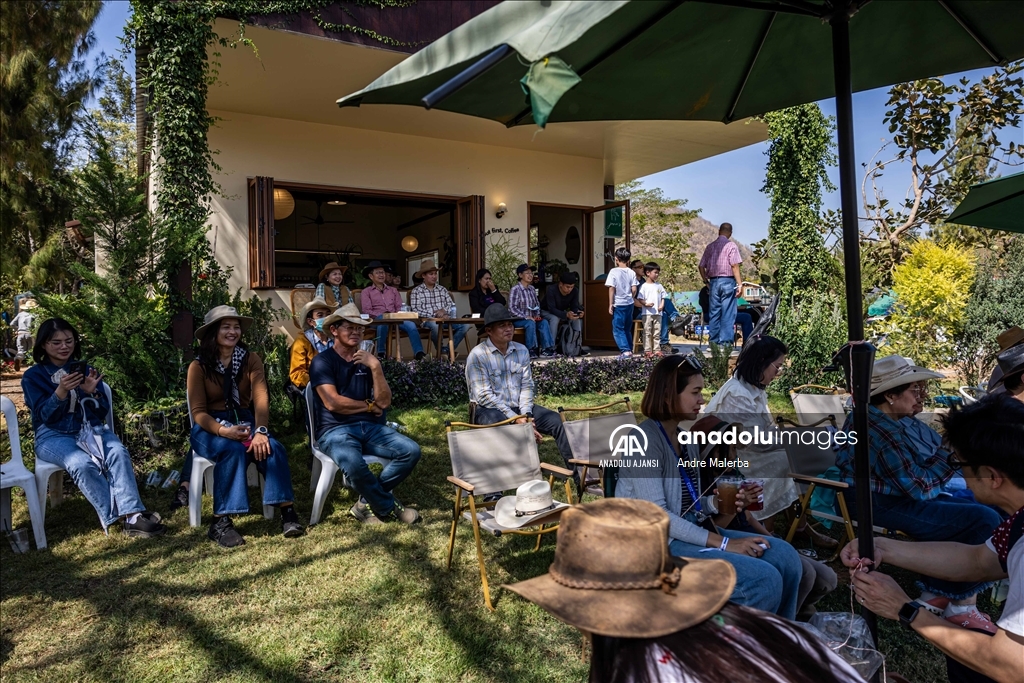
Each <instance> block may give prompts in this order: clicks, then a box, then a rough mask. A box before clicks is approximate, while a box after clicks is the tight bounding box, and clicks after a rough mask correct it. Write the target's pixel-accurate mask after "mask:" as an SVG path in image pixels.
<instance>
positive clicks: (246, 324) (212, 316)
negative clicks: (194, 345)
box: [196, 306, 252, 339]
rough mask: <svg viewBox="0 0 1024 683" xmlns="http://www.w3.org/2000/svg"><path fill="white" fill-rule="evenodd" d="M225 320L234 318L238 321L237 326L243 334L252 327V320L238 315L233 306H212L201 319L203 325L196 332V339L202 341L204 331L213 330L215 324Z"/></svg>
mask: <svg viewBox="0 0 1024 683" xmlns="http://www.w3.org/2000/svg"><path fill="white" fill-rule="evenodd" d="M225 318H234V319H235V320H237V321H238V324H239V325H241V326H242V333H243V334H244V333H245V331H246V330H248V329H249V328H250V327H251V326H252V318H250V317H248V316H245V315H239V313H238V310H237V309H235V307H234V306H214V307H213V308H211V309H210V310H209V311H207V313H206V317H205V318H203V325H202V327H200V328H199V329H198V330H196V339H202V338H203V335H204V334H206V331H207V330H209V329H211V328H213V327H214V326H215V325H217V323H219V322H220V321H221V320H224V319H225Z"/></svg>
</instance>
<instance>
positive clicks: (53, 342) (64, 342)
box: [46, 339, 75, 347]
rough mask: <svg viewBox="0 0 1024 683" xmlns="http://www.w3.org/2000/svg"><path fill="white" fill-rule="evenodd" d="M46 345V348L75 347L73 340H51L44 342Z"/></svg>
mask: <svg viewBox="0 0 1024 683" xmlns="http://www.w3.org/2000/svg"><path fill="white" fill-rule="evenodd" d="M46 345H47V346H57V347H59V346H74V345H75V340H74V339H51V340H50V341H48V342H46Z"/></svg>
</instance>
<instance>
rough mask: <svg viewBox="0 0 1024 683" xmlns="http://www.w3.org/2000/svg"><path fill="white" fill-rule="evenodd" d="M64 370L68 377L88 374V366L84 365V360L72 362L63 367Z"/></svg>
mask: <svg viewBox="0 0 1024 683" xmlns="http://www.w3.org/2000/svg"><path fill="white" fill-rule="evenodd" d="M64 370H65V371H66V372H67V373H68V374H69V375H73V374H75V373H78V374H80V375H83V376H87V374H88V372H89V366H88V365H87V364H86V362H85V361H84V360H73V361H71V362H70V363H68V364H67V365H66V366H64Z"/></svg>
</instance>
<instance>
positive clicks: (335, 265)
mask: <svg viewBox="0 0 1024 683" xmlns="http://www.w3.org/2000/svg"><path fill="white" fill-rule="evenodd" d="M332 270H340V271H341V272H342V274H344V273H345V271H346V270H348V266H343V265H340V264H339V263H338V262H337V261H331V262H330V263H328V264H327V265H326V266H324V267H323V270H321V271H320V274H319V275H317V276H316V279H317V280H318V281H320V282H323V279H324V278H325V277H327V275H329V274H330V272H331V271H332Z"/></svg>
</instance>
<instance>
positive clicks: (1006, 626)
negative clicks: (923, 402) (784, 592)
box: [841, 395, 1024, 683]
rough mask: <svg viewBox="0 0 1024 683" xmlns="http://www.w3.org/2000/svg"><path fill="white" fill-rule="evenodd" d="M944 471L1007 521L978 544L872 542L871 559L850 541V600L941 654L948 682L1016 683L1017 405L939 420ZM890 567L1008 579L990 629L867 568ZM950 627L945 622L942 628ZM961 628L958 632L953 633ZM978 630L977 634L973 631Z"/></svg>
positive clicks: (1023, 453)
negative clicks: (946, 456)
mask: <svg viewBox="0 0 1024 683" xmlns="http://www.w3.org/2000/svg"><path fill="white" fill-rule="evenodd" d="M943 428H944V430H945V434H946V442H947V443H948V444H949V446H950V448H951V449H952V451H953V455H952V456H950V466H951V467H952V468H953V469H955V470H961V471H962V472H963V474H964V478H965V479H966V480H967V486H968V487H969V488H970V489H971V491H972V492H973V493H974V497H975V499H976V500H977V501H978V502H979V503H984V504H986V505H994V506H996V507H998V508H1000V509H1001V510H1003V511H1004V512H1006V513H1007V514H1008V515H1010V516H1009V518H1008V519H1007V520H1006V521H1004V522H1001V523H1000V524H999V525H998V527H996V528H995V530H994V531H992V532H991V535H990V536H989V537H988V539H987V540H985V541H984V542H983V543H974V542H952V543H943V542H919V541H915V542H905V541H897V540H893V539H890V538H884V537H877V538H875V557H874V559H873V561H872V560H871V559H870V558H861V557H860V554H859V550H858V546H857V541H852V542H851V543H850V544H849V545H847V546H846V547H845V548H844V549H843V552H842V555H841V557H842V561H843V564H845V565H846V566H847V567H849V568H850V570H851V572H850V573H851V578H852V582H853V583H852V588H853V591H854V594H855V595H856V597H857V602H859V603H860V604H862V605H864V606H865V607H867V608H868V609H869V610H871V611H872V612H874V613H875V614H877V615H879V616H881V617H883V618H885V619H893V620H896V619H898V620H899V621H900V623H902V624H903V625H904V626H906V627H907V628H909V629H911V630H913V631H916V632H917V633H918V634H919V635H920V636H921V637H923V638H924V639H925V640H927V641H928V642H929V643H931V644H932V645H934V646H935V647H937V648H939V649H940V650H942V652H943V653H945V654H946V656H947V663H948V669H949V674H950V680H951V681H954V680H957V681H989V680H995V681H1005V682H1006V683H1016V682H1017V681H1020V680H1021V675H1022V673H1024V540H1022V536H1024V405H1022V404H1021V403H1020V402H1019V401H1014V400H1013V399H1012V398H1010V397H1008V396H1005V395H1002V396H1000V395H994V396H987V397H985V398H982V399H981V400H980V401H978V402H977V403H975V404H971V405H968V406H966V407H964V408H963V409H959V410H957V409H954V410H953V411H952V412H950V413H949V414H948V415H946V416H945V417H944V418H943ZM883 563H884V564H891V565H893V566H895V567H902V568H904V569H909V570H910V571H914V572H918V573H921V574H927V575H929V576H932V577H935V578H936V579H942V580H944V581H949V582H958V583H967V584H970V583H974V584H977V583H984V582H988V581H996V580H999V579H1006V578H1009V582H1010V590H1009V593H1008V594H1007V596H1006V603H1005V604H1004V606H1003V614H1002V616H1001V617H1000V619H999V621H998V628H994V629H992V630H991V631H989V629H976V628H972V626H973V625H974V624H973V623H972V622H973V620H972V619H970V618H965V619H963V620H954V619H950V618H946V619H944V618H942V617H941V616H939V615H937V614H935V613H934V611H933V610H931V609H929V606H928V605H927V604H923V603H922V602H921V599H920V598H918V600H916V601H911V599H910V598H909V597H908V596H907V594H906V593H905V592H904V591H903V589H902V588H900V586H899V585H898V584H897V583H896V582H895V581H894V580H893V579H892V577H890V576H888V575H886V574H883V573H881V572H877V571H868V569H869V567H870V566H874V567H878V566H881V565H882V564H883ZM950 622H952V623H950ZM961 626H965V627H966V628H960V627H961ZM979 631H980V632H979Z"/></svg>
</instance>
